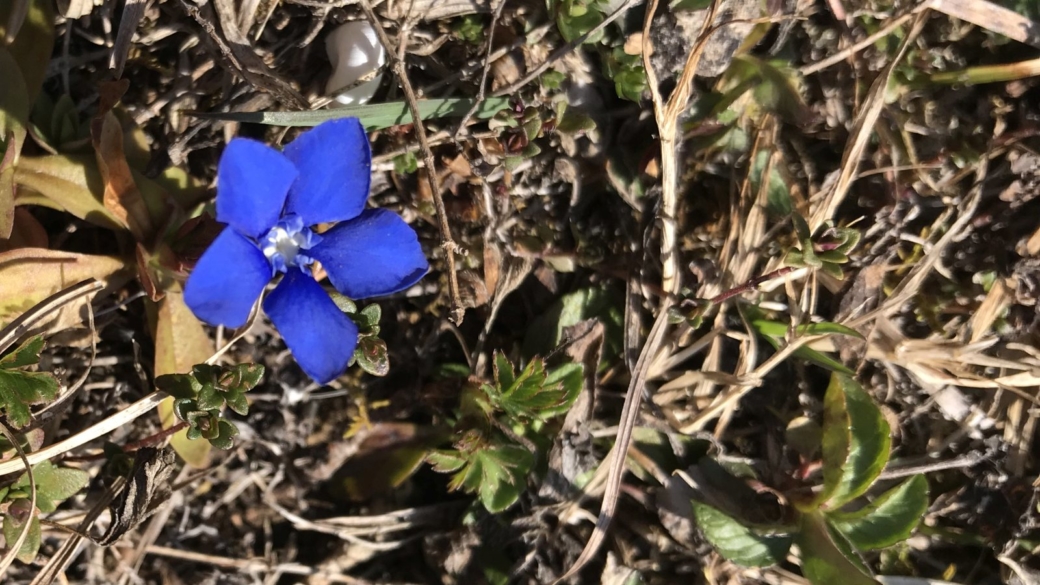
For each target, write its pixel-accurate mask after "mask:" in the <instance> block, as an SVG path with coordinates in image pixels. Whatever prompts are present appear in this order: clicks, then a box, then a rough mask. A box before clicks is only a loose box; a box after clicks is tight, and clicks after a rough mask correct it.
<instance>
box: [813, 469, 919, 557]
mask: <svg viewBox="0 0 1040 585" xmlns="http://www.w3.org/2000/svg"><path fill="white" fill-rule="evenodd" d="M926 510H928V480H927V479H925V477H924V475H915V476H913V477H911V478H910V479H908V480H906V481H905V482H903V483H901V484H899V485H897V486H896V487H894V488H892V489H890V490H888V491H887V492H885V493H884V494H882V495H881V496H879V497H878V498H877V499H876V500H874V501H873V502H871V503H870V504H869V505H867V506H864V507H863V508H861V509H859V510H856V511H855V512H847V513H846V512H831V513H830V514H828V518H829V519H830V522H831V525H832V526H834V527H835V528H837V529H838V530H840V531H841V532H842V533H843V534H844V535H845V537H846V538H848V539H849V541H850V542H851V543H852V544H853V545H854V546H855V547H856V548H858V549H860V550H873V549H878V548H884V547H886V546H891V545H893V544H895V543H897V542H900V541H903V540H906V539H907V538H908V537H909V536H910V533H911V532H913V531H914V528H916V527H917V524H918V522H920V521H921V518H922V517H923V516H924V513H925V511H926Z"/></svg>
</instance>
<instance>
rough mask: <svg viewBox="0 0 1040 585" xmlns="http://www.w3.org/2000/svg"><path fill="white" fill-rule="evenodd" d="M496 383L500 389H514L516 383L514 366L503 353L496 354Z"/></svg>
mask: <svg viewBox="0 0 1040 585" xmlns="http://www.w3.org/2000/svg"><path fill="white" fill-rule="evenodd" d="M495 382H496V383H498V387H499V388H512V387H513V384H515V383H516V377H515V376H514V375H513V364H512V363H511V362H510V361H509V358H507V357H506V355H505V354H504V353H502V352H498V351H496V352H495Z"/></svg>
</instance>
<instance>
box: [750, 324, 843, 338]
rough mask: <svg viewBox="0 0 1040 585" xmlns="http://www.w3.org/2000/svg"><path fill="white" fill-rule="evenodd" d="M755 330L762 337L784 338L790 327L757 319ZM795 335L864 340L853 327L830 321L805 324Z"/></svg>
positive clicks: (796, 330) (797, 329)
mask: <svg viewBox="0 0 1040 585" xmlns="http://www.w3.org/2000/svg"><path fill="white" fill-rule="evenodd" d="M754 327H755V330H756V331H758V332H759V333H760V334H762V335H767V336H770V337H784V336H785V335H787V328H788V325H787V324H786V323H781V322H779V321H768V320H765V319H757V320H755V322H754ZM794 330H795V333H796V334H797V335H798V336H802V335H821V334H824V333H831V334H837V335H848V336H850V337H856V338H858V339H863V336H862V335H861V334H860V332H859V331H856V330H855V329H853V328H851V327H847V326H845V325H842V324H840V323H831V322H830V321H823V322H821V323H804V324H802V325H799V326H797V327H795V329H794Z"/></svg>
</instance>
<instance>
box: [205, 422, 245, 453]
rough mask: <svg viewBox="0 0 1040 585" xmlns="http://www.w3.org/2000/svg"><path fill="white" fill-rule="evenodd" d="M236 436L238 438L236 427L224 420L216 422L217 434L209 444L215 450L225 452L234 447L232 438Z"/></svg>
mask: <svg viewBox="0 0 1040 585" xmlns="http://www.w3.org/2000/svg"><path fill="white" fill-rule="evenodd" d="M236 436H238V427H236V426H235V425H233V424H231V423H230V422H228V421H226V420H224V419H220V420H219V421H217V434H216V436H215V437H213V438H211V439H210V440H209V442H210V444H211V445H213V446H214V447H216V448H217V449H223V450H224V451H227V450H228V449H230V448H232V447H234V446H235V441H234V438H235V437H236Z"/></svg>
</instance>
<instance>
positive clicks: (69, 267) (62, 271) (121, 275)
mask: <svg viewBox="0 0 1040 585" xmlns="http://www.w3.org/2000/svg"><path fill="white" fill-rule="evenodd" d="M131 276H132V271H131V270H128V269H127V265H126V264H125V263H124V262H123V261H122V260H121V259H119V258H113V257H110V256H91V255H89V254H75V253H72V252H55V251H51V250H44V249H41V248H20V249H17V250H11V251H8V252H3V253H0V325H5V324H7V323H9V322H11V321H12V320H14V319H15V318H17V317H18V316H19V315H21V314H22V313H23V312H25V311H26V310H28V309H30V308H32V307H33V306H35V305H36V304H37V303H39V302H40V301H42V300H43V299H45V298H47V297H48V296H50V295H52V294H54V293H56V292H58V291H59V290H62V289H64V288H66V287H68V286H70V285H73V284H76V283H77V282H80V281H83V280H86V279H88V278H96V279H98V280H100V281H101V282H103V283H105V286H106V290H108V291H111V290H114V289H116V288H118V287H120V286H122V285H123V284H124V283H126V281H127V280H129V279H130V277H131ZM102 294H103V293H102ZM77 308H78V307H66V308H65V309H62V310H61V311H59V312H58V313H57V314H56V315H55V318H54V320H51V321H49V322H48V323H47V324H43V325H41V328H42V327H44V326H45V325H46V326H47V327H57V326H59V325H58V324H79V323H80V322H81V318H80V315H79V312H78V310H76V309H77Z"/></svg>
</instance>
